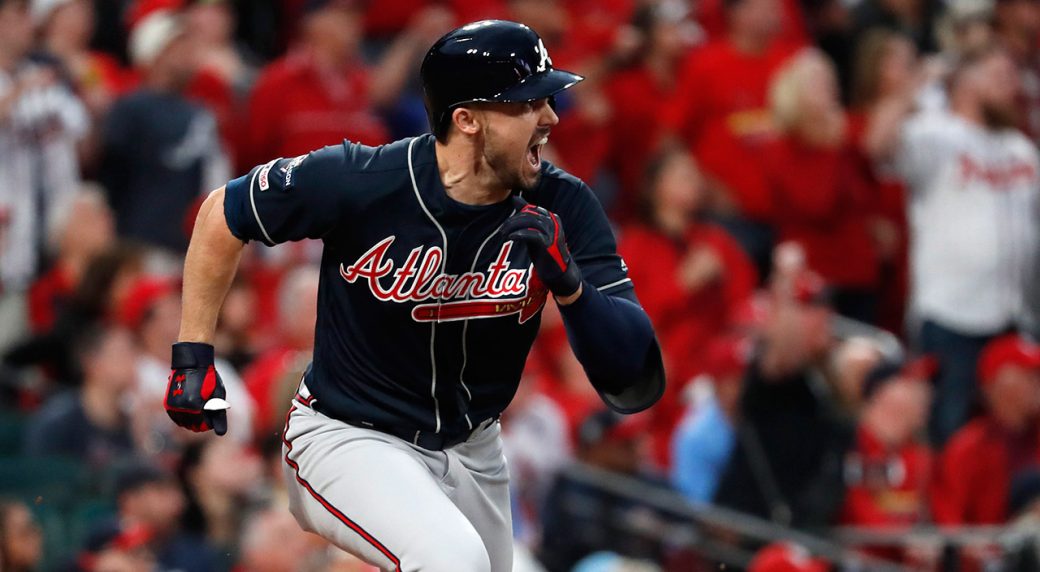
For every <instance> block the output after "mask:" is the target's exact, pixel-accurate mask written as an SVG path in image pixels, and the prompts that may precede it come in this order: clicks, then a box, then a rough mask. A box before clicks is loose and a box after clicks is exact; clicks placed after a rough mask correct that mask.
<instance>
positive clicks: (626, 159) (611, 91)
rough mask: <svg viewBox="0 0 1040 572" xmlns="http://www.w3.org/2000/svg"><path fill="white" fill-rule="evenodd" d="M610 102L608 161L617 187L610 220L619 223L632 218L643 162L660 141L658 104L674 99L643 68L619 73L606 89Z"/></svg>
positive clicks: (672, 89) (668, 90)
mask: <svg viewBox="0 0 1040 572" xmlns="http://www.w3.org/2000/svg"><path fill="white" fill-rule="evenodd" d="M606 91H607V97H609V98H610V107H611V114H612V117H611V120H610V132H611V138H610V149H609V152H608V160H609V164H610V165H611V168H612V169H613V170H614V172H615V174H616V175H617V177H618V179H619V182H620V184H621V192H620V194H619V195H618V197H617V199H616V200H615V202H614V204H613V205H612V208H611V213H610V214H611V219H612V220H614V221H615V222H619V223H623V222H626V221H629V220H631V219H632V218H633V217H634V216H635V214H636V206H637V205H638V203H639V196H640V195H641V194H642V192H643V188H642V185H643V175H644V171H645V169H646V166H647V162H648V161H649V160H650V158H651V157H652V156H653V155H654V153H655V152H656V150H657V147H658V143H659V140H660V138H661V124H662V120H663V111H662V106H661V102H662V101H667V100H669V99H670V98H672V97H674V94H675V89H674V87H666V86H663V85H661V83H660V82H659V81H657V79H656V78H654V76H653V74H651V73H650V71H649V70H648V69H647V68H645V67H637V68H633V69H630V70H626V71H622V72H620V73H618V74H616V75H615V76H614V77H612V78H611V79H610V80H609V82H608V83H607V85H606Z"/></svg>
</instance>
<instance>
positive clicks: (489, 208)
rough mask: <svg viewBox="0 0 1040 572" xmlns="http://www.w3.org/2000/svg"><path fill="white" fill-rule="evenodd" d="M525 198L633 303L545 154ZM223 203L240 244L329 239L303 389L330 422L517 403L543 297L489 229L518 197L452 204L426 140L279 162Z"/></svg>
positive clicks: (588, 204)
mask: <svg viewBox="0 0 1040 572" xmlns="http://www.w3.org/2000/svg"><path fill="white" fill-rule="evenodd" d="M522 198H523V199H524V200H525V201H527V202H528V203H530V204H532V205H538V206H543V207H545V208H546V209H548V210H550V211H552V212H554V213H556V214H557V215H558V216H559V217H560V220H561V222H562V225H563V228H564V229H565V231H566V233H567V243H568V246H569V248H570V250H571V252H572V254H573V256H574V260H575V262H576V263H577V264H578V266H579V268H580V269H581V274H582V276H583V277H584V279H585V281H586V283H587V284H590V285H593V286H595V287H596V288H598V289H600V290H601V291H604V292H606V293H609V294H612V295H616V296H623V297H628V298H630V299H633V300H634V294H633V292H632V283H631V281H630V280H629V279H628V276H627V273H626V271H625V269H624V267H623V264H622V261H621V258H620V257H618V256H617V254H616V249H615V245H614V239H613V235H612V234H611V231H610V228H609V225H608V223H607V219H606V216H605V215H604V213H603V210H602V208H601V207H600V206H599V203H598V202H597V200H596V198H595V196H594V195H593V194H592V191H591V190H590V189H589V188H588V186H586V185H585V184H584V183H582V182H581V181H579V180H578V179H576V178H574V177H572V176H571V175H568V174H566V173H564V172H563V171H561V170H559V169H557V168H555V167H553V166H552V165H550V164H549V163H542V178H541V182H540V183H539V185H538V186H537V187H536V188H535V189H532V190H530V191H525V192H524V193H522ZM224 210H225V217H226V218H227V221H228V226H229V227H230V228H231V231H232V232H233V233H234V234H235V236H237V237H239V238H241V239H243V240H260V241H263V242H264V243H266V244H276V243H279V242H284V241H287V240H298V239H302V238H316V239H321V240H322V241H323V242H324V244H325V250H324V254H323V258H322V264H321V273H322V275H321V286H320V289H319V293H318V307H319V309H320V310H319V313H318V322H317V326H316V332H315V334H316V335H315V338H316V339H315V350H314V362H313V364H312V367H311V369H310V371H309V372H308V374H307V379H306V384H307V387H308V388H309V389H310V391H311V392H312V393H313V395H314V396H315V397H316V398H317V400H318V401H319V402H320V403H321V404H322V406H323V407H324V408H325V409H326V410H328V411H331V412H333V413H335V416H336V417H338V418H340V419H345V420H355V421H361V422H369V423H373V424H375V425H392V426H404V427H416V428H422V429H425V430H430V431H441V430H443V431H449V432H450V431H458V430H465V429H467V428H470V427H471V426H475V425H476V424H477V423H479V422H480V421H481V420H484V419H487V418H489V417H493V416H495V415H498V414H499V413H501V412H502V410H503V409H504V408H505V406H506V405H507V404H508V403H509V401H510V399H512V396H513V393H514V392H515V391H516V386H517V383H518V382H519V379H520V374H521V373H522V371H523V366H524V363H525V360H526V357H527V353H528V351H529V349H530V346H531V343H532V342H533V341H534V338H535V335H536V334H537V332H538V324H539V321H540V320H539V319H538V318H539V315H540V311H541V309H542V307H543V306H544V304H545V300H546V297H547V295H548V292H547V290H546V288H545V286H544V285H542V283H541V281H540V280H539V279H538V277H537V275H536V273H535V272H534V270H533V268H532V263H531V257H530V255H529V253H528V251H527V246H526V245H525V244H523V243H520V242H516V241H513V240H510V239H509V238H508V237H507V236H505V235H504V234H503V233H502V232H500V230H501V227H502V224H503V223H504V222H505V221H506V219H507V218H509V217H510V216H511V215H513V214H514V213H515V212H516V207H515V204H514V202H513V201H510V200H507V201H503V202H501V203H498V204H493V205H483V206H473V205H465V204H462V203H459V202H456V201H455V200H453V199H451V198H450V197H449V196H448V194H447V193H446V192H445V189H444V186H443V183H442V182H441V179H440V175H439V172H438V169H437V162H436V156H435V152H434V138H433V137H432V136H430V135H425V136H421V137H417V138H414V139H406V140H403V141H398V142H396V143H392V144H390V145H386V146H383V147H378V148H372V147H366V146H363V145H356V144H351V143H345V144H343V145H339V146H334V147H326V148H325V149H322V150H320V151H316V152H314V153H311V154H309V155H307V156H304V157H296V158H290V159H278V160H276V161H273V162H271V163H268V164H266V165H263V166H260V167H258V168H256V169H254V170H253V171H252V172H250V173H249V174H248V175H246V176H244V177H241V178H239V179H236V180H234V181H232V182H231V183H229V184H228V186H227V190H226V197H225V203H224Z"/></svg>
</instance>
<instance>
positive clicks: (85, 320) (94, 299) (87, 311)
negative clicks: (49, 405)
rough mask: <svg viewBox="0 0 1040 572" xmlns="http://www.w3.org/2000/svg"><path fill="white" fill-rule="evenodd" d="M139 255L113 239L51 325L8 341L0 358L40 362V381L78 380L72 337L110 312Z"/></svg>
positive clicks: (14, 363)
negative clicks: (8, 346) (42, 330)
mask: <svg viewBox="0 0 1040 572" xmlns="http://www.w3.org/2000/svg"><path fill="white" fill-rule="evenodd" d="M84 234H85V235H86V236H85V237H84V240H90V238H89V232H88V233H84ZM145 258H146V257H145V254H144V252H143V251H142V249H140V248H138V247H137V246H135V245H131V244H119V243H117V244H115V245H113V246H112V247H111V248H109V249H108V250H106V251H105V252H102V253H100V254H99V255H98V256H96V257H95V258H94V259H93V260H92V261H91V263H90V264H89V265H88V266H87V269H86V271H85V272H84V274H83V278H82V279H81V280H80V283H79V285H78V286H77V287H76V290H75V292H73V294H72V296H71V298H70V299H69V301H68V303H67V304H65V306H64V307H63V308H62V309H61V310H60V311H59V312H58V314H57V316H56V317H55V319H54V324H53V326H52V327H51V328H49V329H47V330H46V331H44V332H41V333H38V334H34V335H32V336H30V337H28V338H25V339H23V340H22V341H20V342H19V343H17V344H15V345H14V346H13V347H11V348H10V349H9V350H8V351H7V352H6V353H5V354H4V357H3V361H4V364H5V365H8V366H10V367H14V368H26V367H29V366H40V368H41V371H42V373H44V379H45V380H46V381H49V382H55V383H59V384H65V385H79V384H80V382H81V381H82V372H81V371H80V364H79V360H78V358H77V357H76V356H75V354H74V351H73V347H72V346H73V342H74V340H76V339H77V338H78V337H79V335H80V334H81V333H82V332H83V331H84V330H86V329H88V328H90V327H91V325H92V324H94V323H96V322H101V321H106V320H109V319H111V318H113V317H114V316H115V310H116V309H117V308H118V306H119V303H120V302H121V299H122V297H123V296H125V294H126V290H127V287H128V286H129V284H130V283H132V281H133V280H135V279H136V277H137V275H139V274H140V273H141V272H142V268H143V266H144V264H145ZM43 389H46V388H43Z"/></svg>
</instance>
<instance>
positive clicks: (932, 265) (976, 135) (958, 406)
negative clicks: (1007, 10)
mask: <svg viewBox="0 0 1040 572" xmlns="http://www.w3.org/2000/svg"><path fill="white" fill-rule="evenodd" d="M949 83H950V107H949V109H948V110H947V109H941V110H933V111H923V112H920V113H918V114H915V115H914V116H912V117H911V118H910V119H909V120H908V121H906V122H905V124H903V125H902V127H901V128H899V129H892V130H891V131H889V133H888V134H887V135H886V136H883V137H881V140H882V141H883V142H885V143H883V144H880V145H879V146H878V148H879V149H880V150H882V151H883V153H882V154H884V152H887V153H888V156H889V157H891V158H892V159H893V160H894V162H895V165H896V168H897V169H898V171H899V173H900V174H901V175H902V177H903V178H904V180H905V181H906V184H907V188H908V191H909V195H910V200H909V203H910V205H909V213H910V223H911V235H910V236H911V245H910V247H911V271H912V278H913V279H912V284H913V292H912V294H911V295H912V301H913V309H914V312H915V314H916V317H917V318H918V319H919V320H920V321H921V322H922V326H921V329H920V333H919V337H920V341H919V343H920V346H921V351H923V352H926V353H929V354H933V355H935V356H936V357H937V358H938V359H939V362H940V372H939V376H938V380H937V387H936V399H935V403H934V407H933V411H932V416H931V423H930V429H931V436H932V440H933V442H934V443H937V444H941V443H944V442H945V441H946V439H947V438H949V436H950V435H951V434H952V433H953V432H954V431H956V430H957V429H958V428H959V427H960V426H961V425H962V424H963V423H964V422H965V421H966V420H967V419H968V416H969V414H970V413H971V408H972V406H973V405H974V403H975V399H976V395H977V382H976V379H975V371H976V367H975V363H976V360H977V358H978V354H979V352H980V351H981V349H982V347H983V346H984V345H985V344H986V343H987V342H988V341H989V340H990V339H992V338H993V337H994V336H997V335H999V334H1001V333H1003V332H1006V331H1008V330H1009V329H1012V328H1015V327H1020V328H1030V327H1032V326H1033V325H1035V323H1036V316H1035V309H1034V308H1032V307H1031V305H1030V300H1029V297H1030V292H1031V291H1030V287H1029V283H1030V281H1031V280H1032V279H1033V278H1034V274H1033V272H1034V269H1035V260H1036V256H1037V254H1038V245H1040V237H1038V234H1037V233H1038V229H1040V220H1038V214H1040V193H1038V190H1040V172H1038V170H1040V157H1038V155H1037V150H1036V147H1035V146H1034V145H1033V144H1032V143H1031V142H1030V141H1029V140H1028V139H1027V138H1026V137H1025V136H1024V135H1023V134H1022V133H1021V132H1019V131H1018V130H1017V129H1015V127H1014V126H1015V124H1016V120H1015V118H1016V113H1015V111H1016V99H1015V98H1016V96H1017V93H1018V84H1019V82H1018V76H1017V73H1016V70H1015V67H1014V62H1013V61H1012V60H1011V58H1010V57H1009V56H1008V54H1007V52H1005V51H1003V50H1002V49H999V48H989V49H987V50H985V51H982V52H978V53H975V54H970V55H968V56H966V57H965V58H964V59H963V60H962V61H961V62H960V63H959V64H958V66H957V68H956V69H955V70H954V71H953V73H952V76H951V77H950V78H949Z"/></svg>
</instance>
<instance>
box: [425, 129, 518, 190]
mask: <svg viewBox="0 0 1040 572" xmlns="http://www.w3.org/2000/svg"><path fill="white" fill-rule="evenodd" d="M436 155H437V170H438V171H440V175H441V182H442V183H443V184H444V191H445V192H446V193H448V196H449V197H451V198H452V199H454V200H455V201H458V202H460V203H462V204H465V205H492V204H495V203H500V202H502V201H504V200H506V199H507V198H509V195H510V194H511V193H512V189H510V188H508V187H506V186H503V185H502V184H501V182H500V181H498V179H497V177H495V175H494V171H493V170H492V169H491V166H490V165H488V164H487V162H486V161H485V160H484V157H483V155H481V154H480V153H477V152H476V150H475V149H474V148H472V146H470V145H467V144H466V143H465V142H464V141H454V142H449V143H448V144H442V143H440V142H437V143H436Z"/></svg>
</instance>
